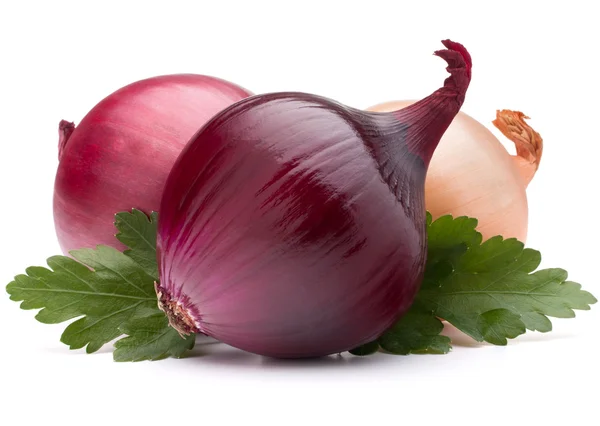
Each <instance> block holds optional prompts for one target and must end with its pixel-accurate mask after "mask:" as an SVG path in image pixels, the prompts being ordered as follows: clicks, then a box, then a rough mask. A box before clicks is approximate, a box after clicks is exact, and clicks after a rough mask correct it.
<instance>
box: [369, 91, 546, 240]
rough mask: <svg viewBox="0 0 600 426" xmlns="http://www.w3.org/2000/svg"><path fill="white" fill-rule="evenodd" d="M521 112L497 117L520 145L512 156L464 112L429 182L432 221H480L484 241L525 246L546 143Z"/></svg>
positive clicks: (388, 107) (389, 107) (386, 107)
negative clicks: (530, 189)
mask: <svg viewBox="0 0 600 426" xmlns="http://www.w3.org/2000/svg"><path fill="white" fill-rule="evenodd" d="M413 102H414V101H395V102H387V103H383V104H378V105H375V106H372V107H370V108H368V109H367V110H368V111H394V110H396V109H398V108H402V107H406V106H408V105H411V104H412V103H413ZM526 118H529V117H527V116H525V115H524V114H523V113H521V112H518V111H510V110H501V111H497V112H496V119H495V120H494V121H493V124H494V125H495V126H496V127H497V128H498V129H499V130H500V131H501V132H502V133H503V134H504V135H505V136H506V137H507V138H508V139H510V140H511V141H512V142H513V143H514V144H515V146H516V155H510V154H509V153H508V151H507V150H506V149H505V148H504V146H503V145H502V143H501V142H500V141H499V140H498V139H497V138H496V136H494V134H493V133H492V132H491V131H490V130H489V129H488V128H486V127H485V126H484V125H483V124H481V123H480V122H478V121H477V120H475V119H473V118H472V117H470V116H469V115H467V114H465V113H464V112H462V111H461V112H459V113H458V114H457V116H456V118H455V119H454V121H453V122H452V124H451V125H450V127H449V128H448V130H447V131H446V133H445V134H444V136H443V137H442V140H441V142H440V144H439V146H438V147H437V149H436V151H435V154H434V155H433V158H432V159H431V164H430V165H429V170H428V172H427V177H426V179H425V206H426V207H427V209H428V210H429V211H430V212H431V214H432V216H433V217H434V219H435V218H438V217H440V216H443V215H446V214H451V215H453V216H455V217H456V216H469V217H474V218H476V219H477V220H478V227H477V229H478V231H479V232H481V234H482V235H483V238H484V239H487V238H490V237H493V236H496V235H502V236H503V237H504V238H511V237H514V238H517V239H518V240H520V241H522V242H525V241H526V239H527V228H528V206H527V194H526V191H525V190H526V188H527V185H528V184H529V182H530V181H531V179H532V178H533V176H534V175H535V172H536V171H537V169H538V167H539V164H540V160H541V158H542V149H543V143H542V138H541V136H540V135H539V133H537V132H536V131H534V130H533V129H532V128H531V127H530V126H529V125H528V124H527V123H526V122H525V119H526Z"/></svg>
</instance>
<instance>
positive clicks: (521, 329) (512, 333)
mask: <svg viewBox="0 0 600 426" xmlns="http://www.w3.org/2000/svg"><path fill="white" fill-rule="evenodd" d="M477 326H478V329H479V332H480V333H481V335H482V336H483V338H484V339H485V341H486V342H490V343H493V344H494V345H506V344H507V343H508V342H507V340H506V339H507V338H509V339H514V338H515V337H517V336H519V335H521V334H523V333H525V324H523V321H521V316H520V315H517V314H515V313H514V312H511V311H509V310H508V309H494V310H492V311H488V312H484V313H483V314H481V315H479V321H478V323H477Z"/></svg>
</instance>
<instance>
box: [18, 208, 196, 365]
mask: <svg viewBox="0 0 600 426" xmlns="http://www.w3.org/2000/svg"><path fill="white" fill-rule="evenodd" d="M157 218H158V217H157V215H156V213H153V214H152V215H151V216H150V217H148V216H146V215H145V214H144V213H142V212H141V211H139V210H135V209H133V210H132V211H131V213H130V212H123V213H118V214H117V215H116V217H115V225H116V227H117V229H118V230H119V233H118V234H117V238H118V239H119V240H120V241H121V242H122V243H124V244H126V245H127V246H128V247H129V249H128V250H126V251H125V252H124V253H121V252H119V251H118V250H115V249H113V248H111V247H107V246H98V247H97V248H96V249H82V250H75V251H72V252H71V255H72V256H73V259H72V258H70V257H66V256H54V257H51V258H49V259H48V266H49V269H48V268H43V267H30V268H27V270H26V274H24V275H18V276H16V277H15V280H14V281H13V282H11V283H10V284H8V286H7V287H6V290H7V291H8V293H9V294H10V298H11V299H12V300H14V301H21V308H23V309H41V310H40V311H39V312H38V313H37V315H36V319H37V320H39V321H40V322H43V323H49V324H54V323H61V322H64V321H68V320H71V319H74V318H78V319H77V320H75V321H74V322H72V323H71V324H69V325H68V326H67V328H66V329H65V331H64V332H63V334H62V336H61V341H62V342H63V343H65V344H67V345H69V347H70V348H71V349H79V348H83V347H85V348H86V351H87V352H88V353H92V352H95V351H97V350H98V349H100V348H101V347H102V346H103V345H104V344H106V343H108V342H110V341H111V340H114V339H116V338H118V337H120V336H122V335H123V334H127V335H128V336H127V337H124V338H122V339H120V340H117V341H116V342H115V347H116V350H115V352H114V354H113V356H114V359H115V360H116V361H141V360H156V359H162V358H165V357H167V356H173V357H180V356H182V355H183V354H184V352H185V351H186V350H188V349H191V348H192V347H193V346H194V342H195V336H194V335H191V336H188V337H186V338H182V337H181V336H180V335H179V334H178V333H177V331H176V330H175V329H173V328H172V327H170V326H169V323H168V320H167V317H166V316H165V314H164V313H163V312H162V311H160V310H159V308H158V305H157V300H156V293H155V290H154V282H155V281H156V280H157V277H158V272H157V261H156V225H157Z"/></svg>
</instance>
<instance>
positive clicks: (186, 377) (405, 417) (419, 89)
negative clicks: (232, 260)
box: [0, 0, 600, 425]
mask: <svg viewBox="0 0 600 426" xmlns="http://www.w3.org/2000/svg"><path fill="white" fill-rule="evenodd" d="M542 4H543V6H542ZM592 4H594V2H589V1H573V0H571V1H569V2H543V3H542V2H533V1H531V2H527V1H518V2H517V1H514V2H513V1H508V0H505V1H502V2H485V1H476V2H464V1H456V0H454V1H442V2H422V1H412V2H405V1H398V0H395V1H390V2H377V1H373V0H369V1H362V2H357V3H356V4H354V3H352V2H350V1H348V0H346V1H342V2H333V1H325V0H320V1H317V2H311V1H309V0H302V1H283V0H280V1H277V2H272V3H270V4H269V3H267V2H262V1H240V2H237V3H234V2H230V1H221V0H215V1H210V2H208V1H196V2H178V1H173V0H170V1H169V2H161V3H160V4H154V3H152V2H148V1H145V2H139V3H137V2H135V3H134V2H129V1H127V2H126V1H119V2H111V1H106V0H104V1H101V2H89V1H77V2H72V3H67V2H60V1H43V2H42V1H40V2H37V3H36V2H30V1H23V0H20V1H8V0H1V2H0V5H1V6H0V77H1V78H0V112H1V114H0V123H1V127H0V129H1V133H0V134H1V142H0V200H1V201H0V203H1V206H0V207H1V208H0V226H1V227H2V236H1V242H2V244H1V245H0V282H1V283H2V285H5V284H6V283H8V282H9V281H10V280H11V278H12V276H13V275H15V274H17V273H21V272H23V270H24V268H25V267H27V266H29V265H42V264H44V260H45V259H46V257H48V256H50V255H54V254H58V253H59V247H58V244H57V242H56V239H55V235H54V228H53V221H52V203H51V200H52V189H53V179H54V173H55V170H56V167H57V124H58V121H59V120H60V119H61V118H65V119H68V120H74V121H76V122H79V120H81V118H82V117H83V116H84V115H85V113H86V112H87V111H88V110H89V109H90V108H91V107H92V106H94V105H95V104H96V103H97V102H98V101H99V100H100V99H102V98H103V97H104V96H106V95H108V94H109V93H111V92H112V91H114V90H116V89H118V88H119V87H121V86H123V85H125V84H127V83H130V82H133V81H135V80H139V79H141V78H145V77H150V76H153V75H159V74H165V73H178V72H192V73H203V74H212V75H215V76H219V77H222V78H225V79H228V80H230V81H233V82H236V83H238V84H240V85H242V86H244V87H246V88H248V89H250V90H252V91H253V92H255V93H262V92H270V91H280V90H299V91H306V92H312V93H316V94H320V95H325V96H329V97H331V98H334V99H336V100H339V101H341V102H344V103H346V104H349V105H351V106H355V107H361V108H366V107H367V106H370V105H372V104H375V103H379V102H383V101H387V100H392V99H407V98H408V99H410V98H419V97H422V96H424V95H427V94H429V93H430V92H431V91H433V90H434V89H436V88H437V87H438V86H440V84H441V83H442V81H443V79H444V78H445V77H446V74H445V71H444V68H445V65H444V64H443V62H442V60H441V59H439V58H436V57H434V56H432V52H433V51H434V50H436V49H439V48H441V44H440V40H442V39H444V38H451V39H453V40H456V41H459V42H461V43H463V44H464V45H465V46H466V47H467V48H468V49H469V50H470V52H471V55H472V56H473V61H474V67H473V80H472V84H471V87H470V90H469V93H468V95H467V100H466V102H465V104H464V107H463V110H464V111H465V112H467V113H468V114H470V115H472V116H473V117H475V118H476V119H478V120H480V121H482V122H485V123H486V124H489V123H490V121H491V119H492V118H493V116H494V114H495V110H496V109H498V108H509V109H520V110H522V111H524V112H525V113H527V114H528V115H530V116H531V117H532V120H531V121H530V123H531V124H532V125H533V126H534V127H535V128H536V129H537V130H538V131H539V132H540V133H541V134H542V135H543V136H544V140H545V151H544V157H543V160H542V165H541V168H540V170H539V172H538V174H537V176H536V178H535V180H534V181H533V183H532V184H531V185H530V187H529V190H528V192H529V200H530V213H531V225H530V232H529V240H528V246H530V247H534V248H537V249H539V250H541V251H542V254H543V265H542V266H556V267H563V268H565V269H567V270H568V271H569V272H570V278H571V279H573V280H575V281H578V282H580V283H582V284H583V285H584V288H586V289H588V290H590V291H591V292H592V293H595V295H596V296H598V295H600V284H599V279H598V273H597V270H598V241H600V231H599V227H598V223H599V222H598V220H599V219H598V218H597V217H596V215H597V208H595V206H596V205H597V200H596V197H598V196H599V192H598V188H597V185H598V183H599V181H600V179H599V176H600V169H599V167H598V154H600V148H599V146H600V138H599V137H598V133H597V127H598V124H597V122H598V116H599V114H600V107H599V105H600V104H599V103H598V99H599V98H600V91H599V87H600V86H599V85H598V74H599V68H600V67H599V61H598V50H599V49H600V43H599V42H600V30H599V26H598V22H597V15H596V14H595V12H594V9H595V6H591V5H592ZM537 5H539V6H537ZM599 314H600V306H594V307H593V308H592V310H591V311H589V312H580V311H578V312H577V318H576V319H570V320H554V321H553V322H554V325H555V331H553V332H552V333H549V334H547V335H541V334H529V335H526V336H524V337H522V338H520V339H518V341H516V342H511V343H510V344H509V346H508V347H491V346H480V347H475V348H473V347H469V346H468V345H467V346H461V345H459V344H457V345H456V346H455V349H454V351H453V352H452V353H451V354H449V355H446V356H414V355H413V356H408V357H396V356H389V355H378V356H373V357H370V358H364V359H362V358H355V357H350V356H344V357H343V358H341V359H340V358H335V357H332V358H330V359H325V360H320V361H310V362H306V361H304V362H300V361H292V362H283V361H273V360H270V359H264V358H261V357H258V356H254V355H250V354H246V353H242V352H240V351H237V350H233V349H230V348H227V347H224V346H221V345H215V344H212V345H198V347H197V349H196V350H194V352H193V355H194V356H193V357H190V358H188V359H185V360H165V361H161V362H154V363H151V362H142V363H136V364H120V363H115V362H113V361H112V359H111V353H110V350H109V348H106V350H103V351H101V352H100V353H97V354H94V355H85V354H84V353H83V351H69V350H68V348H67V347H66V346H64V345H63V344H61V343H60V342H59V337H60V333H61V330H62V329H63V327H64V326H61V325H59V326H48V325H42V324H39V323H37V322H36V321H35V320H34V319H33V316H34V312H31V311H21V310H20V309H19V308H18V305H17V304H16V303H14V302H10V301H9V300H8V296H7V295H5V296H4V297H0V331H1V333H0V336H1V340H0V347H1V350H0V383H1V384H0V393H1V395H0V407H1V409H0V423H3V424H34V423H39V424H42V423H43V424H55V423H56V424H62V425H71V424H86V425H95V424H106V425H108V424H136V425H138V424H139V425H145V424H159V423H160V424H190V425H195V424H198V425H212V424H218V425H220V424H248V423H249V424H254V423H256V424H261V425H271V424H273V425H296V424H298V425H300V424H302V425H322V424H335V425H338V424H367V423H369V424H377V423H379V424H413V425H420V424H444V425H448V424H492V425H493V424H525V423H524V422H525V421H535V422H536V423H535V424H559V423H564V422H567V421H569V422H570V424H576V423H577V422H586V424H598V423H595V422H597V421H598V414H597V413H598V411H597V403H598V402H597V395H598V392H597V388H596V387H597V386H598V385H600V377H599V374H598V361H597V360H598V356H599V355H598V349H599V345H598V343H597V342H598V327H597V326H598V319H599V318H600V315H599ZM457 343H460V342H457ZM201 355H202V356H201ZM5 420H8V422H5ZM58 422H60V423H58Z"/></svg>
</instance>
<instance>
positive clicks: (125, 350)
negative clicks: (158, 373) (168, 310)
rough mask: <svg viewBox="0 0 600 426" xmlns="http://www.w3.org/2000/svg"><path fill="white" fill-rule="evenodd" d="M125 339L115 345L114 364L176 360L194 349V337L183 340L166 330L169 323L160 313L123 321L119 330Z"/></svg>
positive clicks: (171, 330)
mask: <svg viewBox="0 0 600 426" xmlns="http://www.w3.org/2000/svg"><path fill="white" fill-rule="evenodd" d="M119 330H121V331H122V332H123V333H124V334H127V335H128V337H124V338H123V339H120V340H117V341H116V342H115V352H114V353H113V357H114V360H115V361H143V360H159V359H163V358H167V357H168V356H172V357H174V358H179V357H181V355H182V354H183V353H184V352H185V351H187V350H188V349H192V348H193V347H194V342H195V336H194V335H189V336H186V337H185V338H181V336H180V335H179V334H178V333H177V332H176V331H175V329H173V328H172V327H169V320H168V319H167V317H166V315H165V314H164V313H162V312H159V313H156V314H153V315H151V316H149V317H145V318H136V319H133V320H129V321H127V322H126V323H125V324H123V325H122V326H121V327H119Z"/></svg>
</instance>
